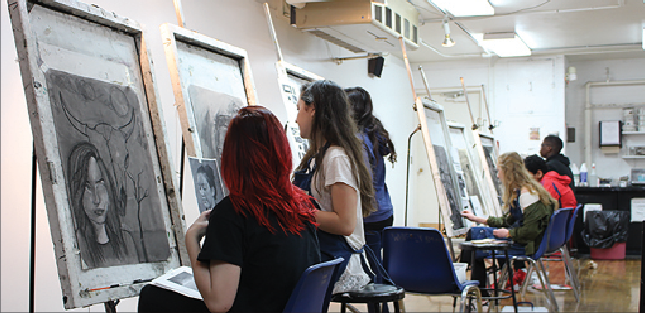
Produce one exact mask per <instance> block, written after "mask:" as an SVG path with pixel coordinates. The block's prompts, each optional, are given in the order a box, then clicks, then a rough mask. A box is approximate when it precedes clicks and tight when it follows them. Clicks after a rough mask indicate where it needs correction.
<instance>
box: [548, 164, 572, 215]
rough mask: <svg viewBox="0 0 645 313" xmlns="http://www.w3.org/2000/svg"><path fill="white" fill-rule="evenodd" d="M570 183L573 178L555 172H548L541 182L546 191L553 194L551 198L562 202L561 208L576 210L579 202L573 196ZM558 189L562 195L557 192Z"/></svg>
mask: <svg viewBox="0 0 645 313" xmlns="http://www.w3.org/2000/svg"><path fill="white" fill-rule="evenodd" d="M570 182H571V178H569V177H568V176H563V175H560V174H558V173H556V172H554V171H551V172H547V173H546V175H544V177H542V180H541V181H540V183H542V186H544V189H546V190H547V191H548V192H549V193H551V196H553V198H555V200H559V201H560V207H561V208H575V207H576V205H577V202H576V197H575V196H574V195H573V190H571V188H569V183H570ZM556 188H557V190H558V191H559V192H560V194H558V192H556Z"/></svg>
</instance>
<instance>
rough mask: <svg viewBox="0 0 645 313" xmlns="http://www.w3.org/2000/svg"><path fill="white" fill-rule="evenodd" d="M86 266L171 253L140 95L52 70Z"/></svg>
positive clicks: (53, 94)
mask: <svg viewBox="0 0 645 313" xmlns="http://www.w3.org/2000/svg"><path fill="white" fill-rule="evenodd" d="M45 77H46V80H47V86H48V92H49V96H50V100H51V106H52V115H53V120H54V127H55V130H56V134H57V141H58V147H59V152H60V159H61V160H62V166H63V173H64V175H65V181H66V183H67V185H66V188H67V195H68V201H69V208H70V210H72V212H71V216H73V219H74V221H73V222H74V227H75V237H76V238H75V239H76V247H77V248H78V249H79V251H80V256H81V258H80V259H81V264H80V267H81V269H84V270H87V269H93V268H101V267H108V266H112V265H123V264H138V263H151V262H157V261H165V260H167V259H168V258H169V257H170V246H169V243H168V240H167V230H166V229H165V226H164V222H163V216H162V212H161V211H160V208H161V207H162V206H161V201H165V199H159V196H158V192H157V190H156V188H157V184H156V180H157V177H155V174H154V170H153V164H154V162H153V159H152V156H151V155H156V149H155V147H149V146H148V144H147V142H148V141H147V140H146V134H145V130H144V128H143V123H142V119H143V118H146V117H143V116H142V114H141V112H142V110H141V108H140V107H139V105H140V104H139V99H138V98H137V95H136V94H135V92H134V90H133V89H132V88H131V87H129V86H122V85H119V84H112V83H109V82H105V81H99V80H96V79H92V78H88V77H82V76H77V75H74V74H71V73H67V72H62V71H57V70H49V71H48V72H47V73H45Z"/></svg>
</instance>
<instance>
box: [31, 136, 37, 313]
mask: <svg viewBox="0 0 645 313" xmlns="http://www.w3.org/2000/svg"><path fill="white" fill-rule="evenodd" d="M37 164H38V162H37V157H36V147H34V153H33V156H32V161H31V251H30V252H31V255H30V256H29V312H30V313H33V312H34V301H35V299H34V288H35V285H36V281H35V277H34V274H35V273H36V183H37V179H38V166H37Z"/></svg>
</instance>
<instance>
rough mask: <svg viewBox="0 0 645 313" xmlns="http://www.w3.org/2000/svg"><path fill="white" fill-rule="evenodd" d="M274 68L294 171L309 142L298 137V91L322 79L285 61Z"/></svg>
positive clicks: (307, 148) (277, 63) (279, 62)
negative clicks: (276, 73) (285, 119)
mask: <svg viewBox="0 0 645 313" xmlns="http://www.w3.org/2000/svg"><path fill="white" fill-rule="evenodd" d="M275 66H276V69H277V70H278V85H279V86H280V94H281V95H282V102H283V103H284V106H285V109H286V110H287V122H286V123H285V125H284V126H285V130H286V132H287V139H288V140H289V144H290V146H291V154H292V160H293V168H294V169H295V168H296V167H298V165H299V164H300V161H301V160H302V157H304V155H305V153H306V152H307V150H309V140H307V139H303V138H302V137H300V128H298V125H297V124H296V116H297V115H298V109H297V108H296V104H297V103H298V99H299V97H300V89H301V87H302V86H303V85H306V84H308V83H310V82H313V81H317V80H323V79H324V78H323V77H321V76H318V75H316V74H314V73H312V72H309V71H306V70H304V69H302V68H300V67H297V66H295V65H293V64H290V63H287V62H285V61H278V62H276V64H275Z"/></svg>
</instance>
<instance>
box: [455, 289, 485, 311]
mask: <svg viewBox="0 0 645 313" xmlns="http://www.w3.org/2000/svg"><path fill="white" fill-rule="evenodd" d="M472 297H475V298H476V299H477V311H478V312H479V313H482V311H483V308H482V295H481V292H480V291H479V288H478V287H477V286H472V285H468V286H466V287H464V290H463V291H462V292H461V297H460V299H459V312H466V299H469V300H470V299H471V298H472ZM454 299H455V300H457V298H454ZM469 302H470V301H469ZM489 309H490V305H489ZM453 311H454V307H453ZM468 311H470V306H469V307H468Z"/></svg>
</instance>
